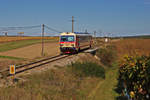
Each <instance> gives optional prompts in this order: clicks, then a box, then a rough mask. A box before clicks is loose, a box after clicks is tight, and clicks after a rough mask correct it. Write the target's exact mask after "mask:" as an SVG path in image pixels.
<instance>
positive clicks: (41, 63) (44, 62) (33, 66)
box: [0, 55, 70, 78]
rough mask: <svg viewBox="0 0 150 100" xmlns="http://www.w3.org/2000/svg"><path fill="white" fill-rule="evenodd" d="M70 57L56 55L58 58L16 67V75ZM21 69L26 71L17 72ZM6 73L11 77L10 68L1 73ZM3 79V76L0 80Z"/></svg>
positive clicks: (54, 57)
mask: <svg viewBox="0 0 150 100" xmlns="http://www.w3.org/2000/svg"><path fill="white" fill-rule="evenodd" d="M68 56H70V55H56V56H53V57H48V58H44V59H42V60H39V61H35V62H31V63H28V64H24V65H20V66H16V73H15V74H19V73H22V72H24V71H27V70H31V69H33V68H36V67H40V66H42V65H46V64H48V63H51V62H54V61H57V60H60V59H63V58H66V57H68ZM28 66H31V67H28ZM21 68H24V69H22V70H20V71H17V70H19V69H21ZM4 72H8V73H7V75H6V77H9V76H11V74H9V68H7V69H4V70H1V71H0V73H4ZM2 77H3V76H2V74H1V76H0V78H2Z"/></svg>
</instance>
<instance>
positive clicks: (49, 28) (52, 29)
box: [45, 25, 61, 33]
mask: <svg viewBox="0 0 150 100" xmlns="http://www.w3.org/2000/svg"><path fill="white" fill-rule="evenodd" d="M45 28H47V29H48V30H51V31H54V32H58V33H61V32H60V31H58V30H56V29H54V28H51V27H49V26H47V25H45Z"/></svg>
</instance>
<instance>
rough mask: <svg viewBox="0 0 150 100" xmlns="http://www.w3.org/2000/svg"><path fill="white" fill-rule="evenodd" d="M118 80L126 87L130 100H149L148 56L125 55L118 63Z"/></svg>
mask: <svg viewBox="0 0 150 100" xmlns="http://www.w3.org/2000/svg"><path fill="white" fill-rule="evenodd" d="M119 78H120V80H121V81H123V83H124V84H125V85H126V88H127V90H128V92H129V94H130V97H131V98H133V97H134V98H136V99H137V100H147V99H148V100H149V98H147V97H149V94H150V56H128V55H125V56H124V58H123V60H122V61H121V62H120V68H119ZM133 94H134V95H133Z"/></svg>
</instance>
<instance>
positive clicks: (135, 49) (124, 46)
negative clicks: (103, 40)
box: [113, 39, 150, 57]
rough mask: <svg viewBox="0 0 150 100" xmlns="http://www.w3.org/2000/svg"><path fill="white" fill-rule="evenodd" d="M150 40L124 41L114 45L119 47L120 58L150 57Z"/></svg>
mask: <svg viewBox="0 0 150 100" xmlns="http://www.w3.org/2000/svg"><path fill="white" fill-rule="evenodd" d="M149 43H150V39H122V40H119V41H116V42H113V44H114V45H115V46H116V47H117V54H118V56H119V57H122V56H124V55H126V54H127V55H136V54H137V55H149V54H150V44H149Z"/></svg>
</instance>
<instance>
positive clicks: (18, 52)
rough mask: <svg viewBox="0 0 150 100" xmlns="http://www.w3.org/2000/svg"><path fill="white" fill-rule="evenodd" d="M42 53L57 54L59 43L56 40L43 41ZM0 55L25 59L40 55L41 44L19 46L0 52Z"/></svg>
mask: <svg viewBox="0 0 150 100" xmlns="http://www.w3.org/2000/svg"><path fill="white" fill-rule="evenodd" d="M44 53H45V55H50V56H53V55H56V54H58V53H59V44H58V43H56V42H53V43H45V44H44ZM0 55H3V56H13V57H19V58H26V59H34V58H37V57H41V44H35V45H30V46H26V47H23V48H19V49H14V50H10V51H6V52H1V53H0Z"/></svg>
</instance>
